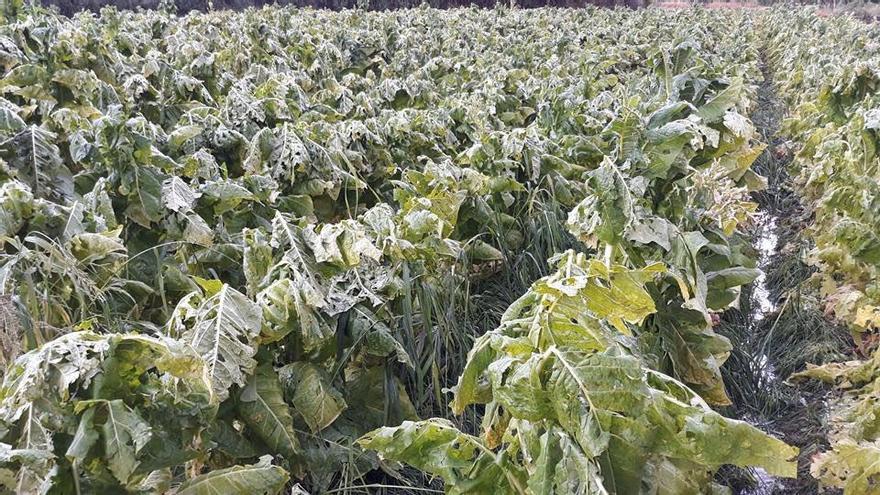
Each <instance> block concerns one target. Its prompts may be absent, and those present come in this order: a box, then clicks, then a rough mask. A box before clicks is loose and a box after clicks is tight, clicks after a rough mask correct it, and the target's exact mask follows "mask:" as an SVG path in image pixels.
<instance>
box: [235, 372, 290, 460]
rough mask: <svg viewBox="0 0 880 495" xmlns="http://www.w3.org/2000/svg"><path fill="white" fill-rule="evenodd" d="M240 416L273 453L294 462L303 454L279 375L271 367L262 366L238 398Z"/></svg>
mask: <svg viewBox="0 0 880 495" xmlns="http://www.w3.org/2000/svg"><path fill="white" fill-rule="evenodd" d="M237 410H238V417H239V418H240V419H241V420H242V421H244V423H245V424H247V425H248V426H249V427H250V428H252V429H253V431H254V433H256V435H257V436H258V437H259V438H260V440H262V441H263V443H265V444H266V445H267V446H268V447H269V448H270V449H272V451H273V452H275V453H278V454H281V455H284V456H285V457H287V458H288V459H294V458H296V456H297V455H299V453H300V445H299V440H297V438H296V432H295V431H294V429H293V417H292V416H291V415H290V406H288V405H287V403H285V402H284V391H283V389H282V386H281V382H280V381H279V380H278V374H277V373H276V372H275V370H274V369H273V368H272V367H271V366H269V365H262V366H259V367H258V368H257V369H256V371H255V372H254V374H253V376H252V377H251V378H250V380H248V383H247V386H246V387H244V388H243V389H242V390H241V394H240V395H239V397H238V406H237Z"/></svg>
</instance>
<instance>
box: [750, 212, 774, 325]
mask: <svg viewBox="0 0 880 495" xmlns="http://www.w3.org/2000/svg"><path fill="white" fill-rule="evenodd" d="M762 216H763V218H760V219H759V220H758V225H760V226H761V229H760V232H759V234H758V238H757V239H756V240H755V247H756V248H758V253H759V256H758V265H759V267H760V268H761V274H760V275H758V279H757V280H756V281H755V287H754V290H753V291H752V298H753V299H754V302H756V303H757V306H756V309H757V311H755V315H754V317H755V321H756V322H759V321H761V320H763V319H764V316H766V315H767V314H770V313H773V312H774V311H776V309H777V308H776V303H775V302H773V301H771V300H770V290H769V289H768V288H767V274H766V272H765V270H766V269H767V267H768V266H769V265H770V257H771V256H773V254H774V253H775V252H776V244H777V243H778V242H779V235H777V233H776V217H772V216H770V215H766V214H764V215H762ZM753 307H754V306H753Z"/></svg>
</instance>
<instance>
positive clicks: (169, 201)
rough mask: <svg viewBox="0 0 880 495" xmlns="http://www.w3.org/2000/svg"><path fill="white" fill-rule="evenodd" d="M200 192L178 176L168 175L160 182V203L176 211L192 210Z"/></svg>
mask: <svg viewBox="0 0 880 495" xmlns="http://www.w3.org/2000/svg"><path fill="white" fill-rule="evenodd" d="M200 196H201V193H198V192H196V191H193V190H192V188H191V187H189V184H187V183H186V182H184V181H183V180H182V179H181V178H180V177H175V176H172V177H169V178H167V179H165V181H164V182H162V203H163V204H164V205H165V207H166V208H168V209H170V210H172V211H176V212H178V213H186V212H188V211H190V210H192V208H193V205H195V203H196V200H197V199H199V197H200Z"/></svg>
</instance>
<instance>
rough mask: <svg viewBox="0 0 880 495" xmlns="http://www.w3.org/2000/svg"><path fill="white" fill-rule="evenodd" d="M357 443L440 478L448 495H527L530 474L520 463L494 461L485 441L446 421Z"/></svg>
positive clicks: (378, 433)
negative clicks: (486, 494)
mask: <svg viewBox="0 0 880 495" xmlns="http://www.w3.org/2000/svg"><path fill="white" fill-rule="evenodd" d="M358 444H360V445H361V446H362V447H364V448H368V449H373V450H376V451H378V452H379V453H380V454H381V455H382V457H384V458H386V459H391V460H395V461H400V462H406V463H407V464H410V465H412V466H415V467H416V468H418V469H421V470H423V471H427V472H429V473H431V474H434V475H437V476H440V477H441V478H443V479H444V481H446V492H447V493H449V494H450V495H457V494H462V495H463V494H466V493H497V494H515V493H523V488H524V487H525V484H526V474H525V472H524V471H522V470H521V469H520V468H518V466H516V464H514V463H513V462H511V461H510V460H509V459H504V458H502V457H500V456H496V455H495V454H494V453H493V452H492V451H491V450H489V449H488V448H487V447H486V446H485V445H484V444H483V442H482V440H480V439H479V438H477V437H473V436H471V435H467V434H465V433H462V432H460V431H458V429H456V428H455V426H453V424H452V423H451V422H449V421H447V420H444V419H431V420H428V421H419V422H412V421H404V422H403V424H401V425H400V426H398V427H394V428H379V429H377V430H375V431H372V432H370V433H368V434H366V435H364V436H363V437H361V438H360V439H359V440H358Z"/></svg>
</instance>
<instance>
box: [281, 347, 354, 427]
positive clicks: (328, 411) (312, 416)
mask: <svg viewBox="0 0 880 495" xmlns="http://www.w3.org/2000/svg"><path fill="white" fill-rule="evenodd" d="M278 374H279V376H280V379H281V382H282V383H283V384H284V388H285V390H287V393H286V395H287V396H288V397H290V398H291V399H290V402H291V404H293V407H294V409H296V412H298V413H299V414H300V416H302V417H303V419H304V420H305V422H306V424H307V425H309V429H311V430H312V432H314V433H317V432H319V431H321V430H323V429H324V428H326V427H328V426H330V424H332V423H333V421H335V420H336V418H338V417H339V415H340V414H341V413H342V411H343V410H345V408H346V407H348V405H347V404H346V403H345V399H344V398H343V397H342V394H341V393H339V391H338V390H336V389H335V388H334V387H333V385H332V384H331V383H330V377H329V376H328V375H327V373H326V372H325V371H324V370H322V369H320V368H318V367H317V366H315V365H313V364H311V363H292V364H288V365H286V366H284V367H282V368H281V369H279V370H278Z"/></svg>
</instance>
